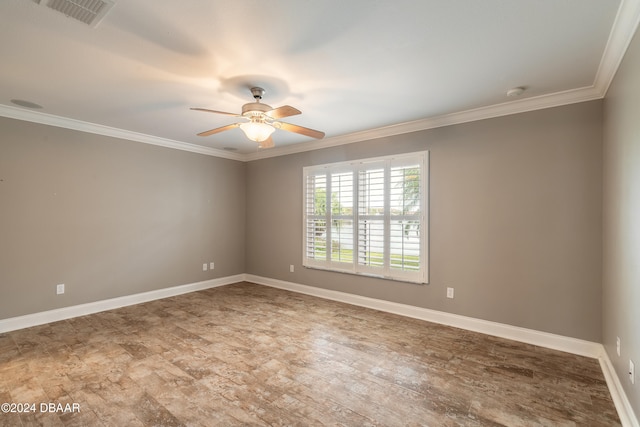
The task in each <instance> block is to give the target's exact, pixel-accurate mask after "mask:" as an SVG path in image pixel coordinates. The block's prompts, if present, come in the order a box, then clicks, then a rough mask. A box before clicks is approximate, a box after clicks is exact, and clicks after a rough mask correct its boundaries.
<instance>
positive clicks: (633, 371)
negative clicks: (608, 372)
mask: <svg viewBox="0 0 640 427" xmlns="http://www.w3.org/2000/svg"><path fill="white" fill-rule="evenodd" d="M629 379H630V380H631V384H635V383H636V367H635V365H634V364H633V362H632V361H631V359H629Z"/></svg>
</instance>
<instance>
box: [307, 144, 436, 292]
mask: <svg viewBox="0 0 640 427" xmlns="http://www.w3.org/2000/svg"><path fill="white" fill-rule="evenodd" d="M428 159H429V153H428V152H427V151H423V152H419V153H411V154H403V155H397V156H389V157H382V158H375V159H365V160H358V161H353V162H343V163H333V164H328V165H320V166H310V167H306V168H304V173H303V175H304V221H303V224H304V225H303V226H304V230H303V236H304V243H303V246H304V247H303V254H304V255H303V265H304V266H305V267H311V268H322V269H328V270H335V271H341V272H346V273H354V274H366V275H372V276H377V277H384V278H389V279H394V280H404V281H410V282H417V283H427V278H428V265H427V260H428V256H427V241H428V240H427V239H428V220H427V212H428V209H427V200H428V199H427V189H428V186H427V177H428Z"/></svg>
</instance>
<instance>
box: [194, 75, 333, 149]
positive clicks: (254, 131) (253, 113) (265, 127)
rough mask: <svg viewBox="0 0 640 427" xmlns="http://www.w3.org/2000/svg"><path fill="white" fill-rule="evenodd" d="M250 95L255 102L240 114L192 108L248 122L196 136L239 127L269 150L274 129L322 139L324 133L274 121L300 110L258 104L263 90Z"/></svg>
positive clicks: (252, 90) (258, 89)
mask: <svg viewBox="0 0 640 427" xmlns="http://www.w3.org/2000/svg"><path fill="white" fill-rule="evenodd" d="M251 94H252V95H253V98H254V99H255V102H249V103H247V104H244V105H243V106H242V113H241V114H234V113H227V112H225V111H217V110H209V109H206V108H192V110H196V111H205V112H207V113H216V114H224V115H227V116H234V117H240V118H243V119H247V120H249V121H248V122H245V123H233V124H230V125H226V126H222V127H219V128H215V129H211V130H208V131H205V132H200V133H199V134H198V136H209V135H213V134H216V133H219V132H224V131H226V130H230V129H233V128H236V127H239V128H240V129H241V130H242V131H243V132H244V134H245V135H246V136H247V138H249V139H250V140H252V141H255V142H257V143H259V147H260V148H271V147H273V146H274V144H273V140H272V139H271V134H272V133H273V132H274V131H275V130H276V129H282V130H285V131H288V132H294V133H297V134H300V135H305V136H309V137H311V138H316V139H322V138H324V132H320V131H317V130H314V129H309V128H305V127H302V126H298V125H293V124H291V123H285V122H280V121H276V120H277V119H280V118H282V117H290V116H295V115H297V114H301V112H300V110H298V109H297V108H294V107H291V106H289V105H284V106H282V107H278V108H272V107H271V106H270V105H267V104H263V103H261V102H260V100H261V99H262V96H263V95H264V89H262V88H260V87H253V88H251Z"/></svg>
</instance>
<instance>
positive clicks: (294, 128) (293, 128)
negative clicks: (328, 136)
mask: <svg viewBox="0 0 640 427" xmlns="http://www.w3.org/2000/svg"><path fill="white" fill-rule="evenodd" d="M276 123H277V124H276ZM276 123H274V126H275V127H277V128H280V129H282V130H286V131H289V132H295V133H299V134H300V135H306V136H310V137H311V138H315V139H322V138H324V132H320V131H319V130H314V129H309V128H305V127H302V126H298V125H292V124H291V123H285V122H276Z"/></svg>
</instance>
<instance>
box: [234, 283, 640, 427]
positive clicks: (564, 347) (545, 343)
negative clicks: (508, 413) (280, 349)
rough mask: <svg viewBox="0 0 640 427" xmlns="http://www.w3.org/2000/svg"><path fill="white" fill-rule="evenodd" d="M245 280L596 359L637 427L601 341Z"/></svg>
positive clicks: (631, 426) (630, 424) (627, 422)
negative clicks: (596, 341)
mask: <svg viewBox="0 0 640 427" xmlns="http://www.w3.org/2000/svg"><path fill="white" fill-rule="evenodd" d="M245 280H246V281H248V282H252V283H256V284H259V285H265V286H270V287H273V288H278V289H284V290H288V291H292V292H297V293H301V294H305V295H311V296H315V297H319V298H324V299H329V300H333V301H338V302H344V303H347V304H352V305H357V306H360V307H366V308H372V309H375V310H380V311H385V312H388V313H394V314H399V315H401V316H406V317H412V318H415V319H420V320H425V321H428V322H434V323H439V324H443V325H448V326H453V327H456V328H461V329H465V330H468V331H473V332H479V333H483V334H487V335H493V336H496V337H501V338H506V339H510V340H514V341H519V342H524V343H527V344H533V345H537V346H540V347H545V348H550V349H553V350H559V351H564V352H567V353H572V354H577V355H579V356H586V357H591V358H594V359H598V360H599V362H600V367H601V368H602V372H603V375H604V377H605V380H606V382H607V387H608V388H609V392H610V393H611V398H612V400H613V403H614V405H615V407H616V410H617V411H618V416H619V417H620V422H621V423H622V426H623V427H640V425H638V419H637V418H636V416H635V414H634V412H633V408H632V407H631V404H630V403H629V399H628V398H627V395H626V394H625V392H624V389H623V388H622V385H621V384H620V380H619V379H618V377H617V375H616V373H615V370H614V368H613V365H612V364H611V361H610V360H609V356H608V355H607V353H606V351H605V349H604V346H603V345H602V344H600V343H595V342H591V341H584V340H580V339H577V338H571V337H565V336H562V335H556V334H551V333H548V332H540V331H536V330H533V329H526V328H520V327H518V326H511V325H505V324H502V323H497V322H490V321H487V320H481V319H475V318H472V317H466V316H460V315H457V314H451V313H446V312H442V311H436V310H430V309H427V308H421V307H415V306H412V305H407V304H399V303H395V302H390V301H385V300H379V299H375V298H369V297H363V296H360V295H353V294H348V293H345V292H339V291H332V290H329V289H322V288H316V287H313V286H306V285H301V284H299V283H293V282H287V281H284V280H277V279H270V278H267V277H261V276H254V275H252V274H246V275H245Z"/></svg>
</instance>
